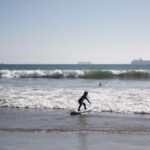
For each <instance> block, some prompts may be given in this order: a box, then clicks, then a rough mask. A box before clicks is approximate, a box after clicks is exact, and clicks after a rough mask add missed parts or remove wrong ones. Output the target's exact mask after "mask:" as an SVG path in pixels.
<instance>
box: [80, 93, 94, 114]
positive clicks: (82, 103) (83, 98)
mask: <svg viewBox="0 0 150 150" xmlns="http://www.w3.org/2000/svg"><path fill="white" fill-rule="evenodd" d="M87 95H88V92H87V91H85V92H84V93H83V95H82V96H81V97H80V98H79V100H78V103H79V107H78V111H80V108H81V106H82V105H83V106H84V109H87V108H86V104H85V103H84V102H83V101H84V100H85V99H86V100H87V101H88V102H89V103H90V104H91V102H90V101H89V99H88V98H87Z"/></svg>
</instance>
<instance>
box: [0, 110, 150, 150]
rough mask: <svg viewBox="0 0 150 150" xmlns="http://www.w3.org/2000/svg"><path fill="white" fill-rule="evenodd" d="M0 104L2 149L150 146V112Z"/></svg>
mask: <svg viewBox="0 0 150 150" xmlns="http://www.w3.org/2000/svg"><path fill="white" fill-rule="evenodd" d="M69 111H70V110H38V109H20V108H19V109H18V108H0V122H1V124H0V149H2V150H20V149H21V150H26V149H28V150H33V149H36V150H41V149H44V150H50V149H52V150H59V149H65V150H88V149H94V150H99V149H101V150H109V149H116V150H120V149H121V150H126V149H128V150H141V149H142V150H149V147H150V144H149V137H150V121H149V120H150V119H149V118H150V116H149V115H128V114H114V113H94V112H93V113H87V114H84V115H77V116H70V114H69Z"/></svg>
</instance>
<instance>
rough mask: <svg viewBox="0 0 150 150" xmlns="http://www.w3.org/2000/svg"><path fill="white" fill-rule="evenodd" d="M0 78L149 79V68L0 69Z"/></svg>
mask: <svg viewBox="0 0 150 150" xmlns="http://www.w3.org/2000/svg"><path fill="white" fill-rule="evenodd" d="M0 78H56V79H57V78H58V79H60V78H84V79H113V78H118V79H149V78H150V71H149V70H0Z"/></svg>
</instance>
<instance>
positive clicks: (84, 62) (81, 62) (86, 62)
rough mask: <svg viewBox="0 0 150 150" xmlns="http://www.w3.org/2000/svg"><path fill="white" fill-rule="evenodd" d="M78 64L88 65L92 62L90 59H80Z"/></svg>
mask: <svg viewBox="0 0 150 150" xmlns="http://www.w3.org/2000/svg"><path fill="white" fill-rule="evenodd" d="M78 64H83V65H86V64H87V65H88V64H92V63H91V62H90V61H79V62H78Z"/></svg>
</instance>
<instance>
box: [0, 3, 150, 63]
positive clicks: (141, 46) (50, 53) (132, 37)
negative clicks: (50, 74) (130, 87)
mask: <svg viewBox="0 0 150 150" xmlns="http://www.w3.org/2000/svg"><path fill="white" fill-rule="evenodd" d="M149 17H150V1H149V0H125V1H120V0H76V1H74V0H57V1H56V0H36V1H35V0H25V1H24V0H0V32H1V34H0V63H4V64H76V63H78V62H80V61H90V62H92V63H93V64H130V63H131V61H132V60H133V59H139V58H142V59H143V60H150V42H149V40H150V28H149V27H150V19H149Z"/></svg>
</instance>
